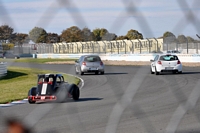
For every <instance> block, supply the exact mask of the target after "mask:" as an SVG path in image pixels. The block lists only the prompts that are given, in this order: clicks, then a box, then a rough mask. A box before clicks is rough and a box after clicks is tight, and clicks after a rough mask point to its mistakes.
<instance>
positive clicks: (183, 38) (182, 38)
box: [177, 35, 187, 43]
mask: <svg viewBox="0 0 200 133" xmlns="http://www.w3.org/2000/svg"><path fill="white" fill-rule="evenodd" d="M177 41H178V43H186V42H187V38H186V37H185V36H184V35H179V36H178V37H177Z"/></svg>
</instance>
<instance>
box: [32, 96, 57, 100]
mask: <svg viewBox="0 0 200 133" xmlns="http://www.w3.org/2000/svg"><path fill="white" fill-rule="evenodd" d="M56 99H57V98H56V96H53V95H52V96H28V100H31V101H55V100H56Z"/></svg>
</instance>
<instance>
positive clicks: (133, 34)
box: [126, 29, 143, 40]
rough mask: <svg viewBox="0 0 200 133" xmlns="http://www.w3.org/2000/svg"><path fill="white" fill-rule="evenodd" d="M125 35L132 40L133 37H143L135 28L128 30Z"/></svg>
mask: <svg viewBox="0 0 200 133" xmlns="http://www.w3.org/2000/svg"><path fill="white" fill-rule="evenodd" d="M126 37H127V38H128V39H129V40H133V39H143V35H142V34H141V33H139V32H138V31H137V30H133V29H131V30H129V31H128V33H127V34H126Z"/></svg>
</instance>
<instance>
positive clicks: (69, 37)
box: [0, 25, 197, 45]
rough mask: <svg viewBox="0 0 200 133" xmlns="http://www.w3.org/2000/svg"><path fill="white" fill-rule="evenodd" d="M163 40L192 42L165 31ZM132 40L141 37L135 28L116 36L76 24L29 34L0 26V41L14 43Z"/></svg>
mask: <svg viewBox="0 0 200 133" xmlns="http://www.w3.org/2000/svg"><path fill="white" fill-rule="evenodd" d="M160 38H163V40H164V42H178V43H183V42H186V40H187V41H188V42H194V41H197V40H194V39H193V38H192V37H185V36H184V35H179V36H178V37H177V38H176V36H175V35H174V34H173V33H171V32H169V31H166V32H165V33H164V34H163V36H162V37H160ZM124 39H127V40H133V39H143V35H142V33H140V32H138V31H137V30H133V29H131V30H129V31H128V32H127V34H126V35H124V36H117V35H116V34H114V33H110V32H109V31H108V30H107V29H105V28H96V29H94V30H93V31H91V30H90V29H89V28H87V27H85V28H83V29H80V28H79V27H77V26H72V27H69V28H67V29H65V30H63V31H62V33H61V34H60V35H58V34H57V33H47V32H46V30H45V29H43V28H40V27H34V28H33V29H32V30H30V31H29V34H25V33H15V32H14V29H13V28H12V27H10V26H9V25H2V26H0V41H1V42H3V43H13V44H15V45H22V44H23V43H28V42H29V41H30V40H32V41H33V42H34V43H58V42H67V43H68V42H87V41H112V40H124Z"/></svg>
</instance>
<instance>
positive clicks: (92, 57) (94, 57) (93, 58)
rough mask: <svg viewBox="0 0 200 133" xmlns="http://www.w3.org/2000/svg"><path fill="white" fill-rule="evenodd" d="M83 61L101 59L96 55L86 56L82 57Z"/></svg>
mask: <svg viewBox="0 0 200 133" xmlns="http://www.w3.org/2000/svg"><path fill="white" fill-rule="evenodd" d="M84 61H87V62H96V61H101V59H100V58H99V57H98V56H88V57H86V58H85V59H84Z"/></svg>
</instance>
